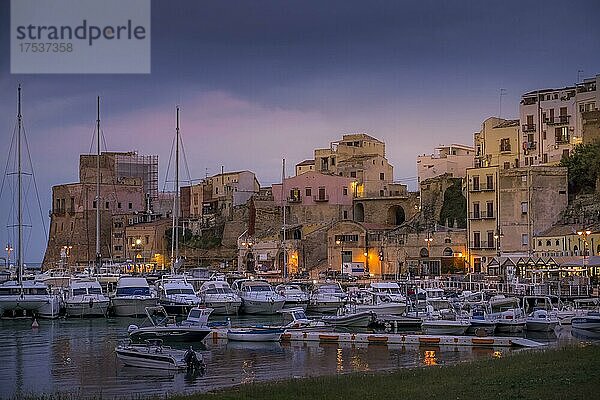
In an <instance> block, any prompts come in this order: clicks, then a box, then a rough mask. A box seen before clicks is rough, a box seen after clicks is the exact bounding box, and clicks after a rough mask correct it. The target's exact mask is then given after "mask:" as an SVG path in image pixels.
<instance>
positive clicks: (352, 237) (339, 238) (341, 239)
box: [335, 235, 358, 244]
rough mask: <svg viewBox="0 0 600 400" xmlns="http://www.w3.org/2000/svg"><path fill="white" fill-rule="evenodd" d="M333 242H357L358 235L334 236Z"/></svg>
mask: <svg viewBox="0 0 600 400" xmlns="http://www.w3.org/2000/svg"><path fill="white" fill-rule="evenodd" d="M335 241H336V242H358V235H335ZM336 244H337V243H336Z"/></svg>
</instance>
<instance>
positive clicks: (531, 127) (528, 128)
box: [521, 124, 535, 132]
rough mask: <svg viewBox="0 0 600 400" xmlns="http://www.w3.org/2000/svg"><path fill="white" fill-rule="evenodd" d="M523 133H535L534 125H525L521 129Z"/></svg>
mask: <svg viewBox="0 0 600 400" xmlns="http://www.w3.org/2000/svg"><path fill="white" fill-rule="evenodd" d="M521 130H522V131H523V132H535V124H525V125H523V126H522V127H521Z"/></svg>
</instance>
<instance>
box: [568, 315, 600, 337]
mask: <svg viewBox="0 0 600 400" xmlns="http://www.w3.org/2000/svg"><path fill="white" fill-rule="evenodd" d="M571 327H572V329H576V330H583V331H586V332H593V333H600V313H598V312H589V313H588V314H587V315H585V316H581V317H573V319H572V320H571Z"/></svg>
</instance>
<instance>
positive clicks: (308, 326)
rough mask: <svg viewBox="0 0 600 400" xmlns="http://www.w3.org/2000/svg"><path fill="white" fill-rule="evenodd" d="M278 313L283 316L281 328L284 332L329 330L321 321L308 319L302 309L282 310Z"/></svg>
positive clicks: (328, 326)
mask: <svg viewBox="0 0 600 400" xmlns="http://www.w3.org/2000/svg"><path fill="white" fill-rule="evenodd" d="M280 313H281V315H282V316H283V325H282V328H284V329H285V330H300V331H327V330H330V328H331V326H330V325H327V324H326V323H325V322H323V321H320V320H316V319H309V318H308V317H307V316H306V312H305V311H304V309H303V308H302V307H296V308H284V309H283V310H281V311H280Z"/></svg>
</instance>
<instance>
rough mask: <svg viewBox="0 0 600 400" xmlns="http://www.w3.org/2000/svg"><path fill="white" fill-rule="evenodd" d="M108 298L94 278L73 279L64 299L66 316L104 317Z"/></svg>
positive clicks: (108, 301) (108, 302)
mask: <svg viewBox="0 0 600 400" xmlns="http://www.w3.org/2000/svg"><path fill="white" fill-rule="evenodd" d="M109 304H110V299H109V298H108V297H106V296H105V295H104V294H103V293H102V286H100V282H98V281H96V280H73V281H71V284H70V285H69V289H68V293H67V297H66V299H65V310H66V315H67V317H104V316H106V314H107V312H108V306H109Z"/></svg>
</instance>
